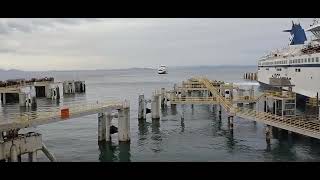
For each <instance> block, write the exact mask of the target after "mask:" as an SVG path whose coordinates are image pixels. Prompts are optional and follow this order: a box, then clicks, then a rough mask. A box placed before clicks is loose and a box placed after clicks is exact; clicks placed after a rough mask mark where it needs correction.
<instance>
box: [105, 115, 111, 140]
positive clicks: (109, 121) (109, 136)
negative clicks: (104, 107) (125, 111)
mask: <svg viewBox="0 0 320 180" xmlns="http://www.w3.org/2000/svg"><path fill="white" fill-rule="evenodd" d="M111 121H112V116H111V112H109V113H107V119H106V141H107V142H109V141H111V135H110V127H111Z"/></svg>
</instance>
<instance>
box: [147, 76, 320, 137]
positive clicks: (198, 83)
mask: <svg viewBox="0 0 320 180" xmlns="http://www.w3.org/2000/svg"><path fill="white" fill-rule="evenodd" d="M217 82H219V83H217ZM225 90H227V91H228V93H229V94H224V91H225ZM233 90H235V91H238V96H237V97H233ZM195 92H196V95H195V96H194V93H195ZM242 93H243V91H242V90H241V89H239V88H238V87H235V86H233V85H232V84H225V85H224V83H223V82H222V83H221V82H220V81H210V80H209V79H207V78H204V77H196V78H191V79H189V80H188V81H187V82H185V81H184V82H183V83H182V86H177V85H175V87H174V90H171V91H167V92H166V94H165V95H163V94H162V97H161V99H167V100H168V101H170V104H171V105H175V104H213V105H218V106H219V107H220V109H219V114H220V116H221V108H223V109H224V110H225V112H226V114H227V115H228V120H229V121H230V122H229V123H231V125H232V127H233V117H235V116H236V117H239V118H244V119H248V120H252V121H256V122H260V123H263V124H266V125H267V127H268V128H267V130H266V131H268V132H269V128H271V126H272V127H277V128H280V129H284V130H288V131H289V132H294V133H298V134H302V135H305V136H309V137H313V138H316V139H320V121H319V117H317V116H313V117H309V118H306V117H304V116H297V115H296V114H295V108H296V102H295V101H296V94H295V93H294V92H291V91H286V92H284V91H282V92H281V91H280V92H276V91H265V92H263V93H262V94H261V95H259V96H254V95H253V89H252V90H249V95H248V96H243V94H242ZM260 101H262V102H264V104H265V105H264V109H265V110H264V111H259V109H258V108H257V106H258V103H259V102H260ZM270 101H271V104H273V105H272V108H270V109H271V110H272V109H273V111H274V112H271V111H268V108H267V107H268V105H267V104H268V103H270ZM161 103H163V102H161ZM244 103H246V104H249V105H251V107H252V108H249V107H242V106H238V105H239V104H244ZM309 104H312V105H313V106H315V104H316V103H315V102H314V99H313V100H312V101H311V100H310V102H309ZM270 109H269V110H270ZM151 111H152V110H151ZM266 134H270V133H266ZM268 136H269V135H268ZM267 139H270V136H269V137H267Z"/></svg>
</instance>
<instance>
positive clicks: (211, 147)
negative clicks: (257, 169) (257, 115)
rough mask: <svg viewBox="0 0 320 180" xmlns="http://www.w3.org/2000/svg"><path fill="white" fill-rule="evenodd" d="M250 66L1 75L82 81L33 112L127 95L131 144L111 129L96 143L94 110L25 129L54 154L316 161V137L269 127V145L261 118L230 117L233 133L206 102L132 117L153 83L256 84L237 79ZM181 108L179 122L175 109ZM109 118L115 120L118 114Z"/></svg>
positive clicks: (6, 110)
mask: <svg viewBox="0 0 320 180" xmlns="http://www.w3.org/2000/svg"><path fill="white" fill-rule="evenodd" d="M255 70H256V69H255V67H190V68H169V74H166V75H158V74H157V72H156V70H150V69H129V70H101V71H68V72H67V71H66V72H59V71H56V72H28V73H20V74H19V73H18V74H13V75H12V74H10V75H8V76H1V80H5V79H8V78H18V77H21V76H23V77H22V78H31V77H43V76H53V77H54V78H55V80H57V81H63V80H70V79H75V80H85V81H86V89H87V92H86V93H85V94H77V95H75V96H65V97H64V99H63V100H62V101H61V102H60V103H57V102H56V101H52V100H48V99H37V101H38V107H37V110H36V111H44V110H47V109H50V108H58V107H59V106H62V105H63V104H69V103H77V102H86V101H88V102H94V101H97V100H98V101H104V100H113V99H115V100H124V99H127V100H129V101H130V111H131V112H130V116H131V119H130V124H131V129H130V131H131V142H130V143H129V144H128V143H127V144H126V143H124V144H122V143H121V144H119V143H118V140H117V134H113V135H112V143H111V144H100V145H98V142H97V136H98V134H97V115H91V116H86V117H82V118H77V119H73V120H68V121H65V122H58V123H53V124H49V125H41V126H38V127H37V128H31V130H34V131H36V132H39V133H41V134H42V135H43V140H44V143H45V144H46V145H47V147H48V148H49V150H50V151H51V152H53V153H54V154H55V156H56V158H57V159H58V160H59V161H318V160H319V159H320V141H319V140H315V139H312V138H308V137H303V136H300V135H292V136H288V135H287V133H286V132H274V133H273V138H272V143H271V145H270V146H267V144H266V141H265V134H264V125H263V124H260V123H254V122H252V121H249V120H245V119H241V118H235V119H234V130H233V132H231V131H230V130H229V129H228V127H227V120H226V116H225V114H222V120H219V118H218V116H217V112H216V109H215V110H213V108H212V106H207V105H195V106H194V108H191V105H185V106H184V107H182V106H177V112H175V111H171V108H170V107H169V108H168V109H167V110H166V111H163V112H162V117H161V120H160V121H159V123H152V121H151V119H150V114H148V115H147V122H146V123H144V124H141V123H140V124H139V122H138V119H137V109H138V96H139V94H141V93H144V94H145V96H146V97H147V98H150V97H151V94H152V92H153V91H154V90H155V89H160V88H161V87H165V88H166V89H169V88H172V87H173V84H174V83H180V82H181V81H183V80H186V79H188V78H190V77H192V76H200V75H204V76H206V77H208V78H210V79H217V80H225V81H227V82H236V83H238V84H240V85H243V86H244V87H250V86H251V85H254V86H255V88H258V84H257V83H254V82H250V81H246V80H243V79H242V76H243V73H244V72H254V71H255ZM182 108H183V109H184V111H185V119H184V121H181V119H180V116H179V112H181V111H182ZM20 111H23V109H20V108H19V106H18V104H9V105H5V106H3V105H1V106H0V121H1V120H2V121H4V120H5V119H6V118H8V117H10V113H16V112H20ZM112 123H113V124H114V125H115V126H117V121H116V120H114V121H113V122H112ZM38 160H39V161H48V160H47V159H46V158H45V157H44V155H43V154H42V152H38Z"/></svg>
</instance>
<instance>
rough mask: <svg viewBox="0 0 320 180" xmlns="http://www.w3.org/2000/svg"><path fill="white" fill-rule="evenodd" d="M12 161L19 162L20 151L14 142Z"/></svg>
mask: <svg viewBox="0 0 320 180" xmlns="http://www.w3.org/2000/svg"><path fill="white" fill-rule="evenodd" d="M10 162H18V152H17V146H16V145H15V144H13V145H12V146H11V149H10Z"/></svg>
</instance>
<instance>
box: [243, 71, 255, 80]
mask: <svg viewBox="0 0 320 180" xmlns="http://www.w3.org/2000/svg"><path fill="white" fill-rule="evenodd" d="M243 79H247V80H252V81H257V80H258V73H257V72H255V73H252V72H246V73H244V74H243Z"/></svg>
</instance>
